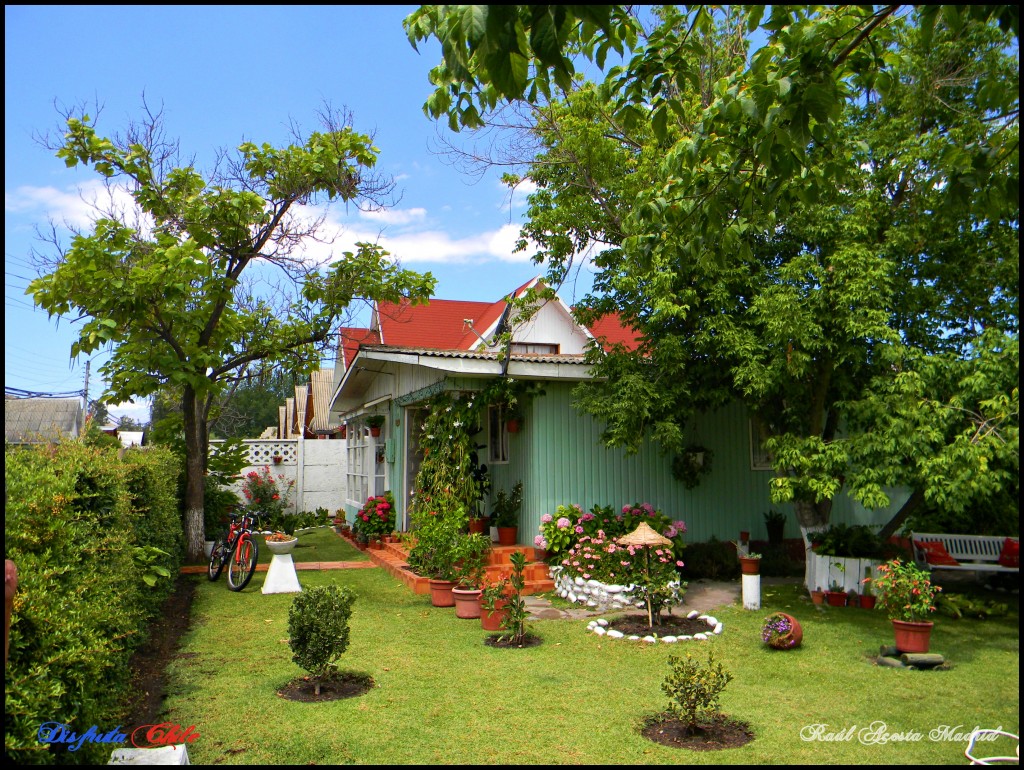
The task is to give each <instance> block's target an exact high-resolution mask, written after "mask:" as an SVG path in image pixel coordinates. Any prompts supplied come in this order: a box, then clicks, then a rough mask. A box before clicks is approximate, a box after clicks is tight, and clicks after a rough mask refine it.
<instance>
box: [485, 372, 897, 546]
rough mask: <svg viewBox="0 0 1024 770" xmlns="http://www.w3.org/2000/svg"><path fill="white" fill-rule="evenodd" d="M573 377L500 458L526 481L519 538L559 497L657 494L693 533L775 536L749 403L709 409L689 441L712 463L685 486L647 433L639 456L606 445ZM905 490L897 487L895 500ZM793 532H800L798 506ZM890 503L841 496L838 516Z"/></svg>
mask: <svg viewBox="0 0 1024 770" xmlns="http://www.w3.org/2000/svg"><path fill="white" fill-rule="evenodd" d="M571 390H572V385H570V384H563V383H546V384H545V391H546V395H545V396H543V397H540V398H537V399H535V400H534V401H533V403H532V405H531V408H530V411H529V413H528V415H527V419H526V420H525V421H524V425H523V429H522V431H521V432H520V433H519V434H518V435H514V436H512V437H511V446H510V451H511V462H510V463H509V465H506V466H494V467H493V468H492V469H491V470H492V479H493V482H494V488H495V489H499V488H501V486H505V487H506V488H507V487H510V486H511V485H512V484H514V483H515V482H516V481H517V480H522V481H523V510H522V513H521V516H520V522H521V525H522V527H523V532H521V534H520V538H519V539H520V542H531V541H532V540H533V536H534V535H535V534H537V532H538V531H539V530H538V527H539V526H540V517H541V516H542V515H543V514H544V513H553V512H554V510H555V508H556V507H557V506H558V505H559V504H571V503H577V504H579V505H580V506H581V507H582V508H583V509H584V510H588V509H589V508H591V507H592V506H594V505H611V506H613V507H614V508H616V509H619V508H621V507H622V506H623V505H625V504H628V503H634V502H649V503H651V504H652V505H654V506H655V507H657V508H660V509H661V510H663V511H664V512H665V513H667V514H669V515H671V516H672V517H673V518H675V519H682V520H684V521H685V522H686V524H687V527H688V530H689V534H688V538H689V539H690V540H693V541H703V540H707V539H709V538H711V537H712V536H715V537H717V538H719V539H722V540H734V539H736V538H737V537H738V536H739V532H740V531H741V530H749V531H750V533H751V535H752V537H754V538H766V537H767V532H766V531H765V529H764V520H763V518H762V513H763V512H764V511H767V510H768V509H769V508H771V507H773V506H772V505H771V502H770V499H769V487H768V485H769V480H770V479H771V476H772V474H771V472H770V471H753V470H751V468H750V435H749V426H748V419H747V416H746V412H745V410H744V408H743V407H742V406H741V405H739V404H734V405H731V406H728V407H726V408H723V409H721V410H719V411H717V412H714V413H711V414H707V415H704V416H702V417H701V418H700V419H699V420H698V421H697V424H696V426H695V427H694V429H693V431H692V433H691V434H690V435H689V436H688V440H692V441H693V443H699V444H702V445H703V446H705V447H707V448H708V449H710V450H711V451H712V453H713V460H712V467H711V472H710V473H709V474H708V475H706V476H704V477H702V479H701V483H700V484H699V485H698V486H697V487H696V488H694V489H692V490H688V489H686V488H685V487H684V486H683V485H682V484H681V483H680V482H678V481H676V480H675V479H674V478H673V476H672V470H671V457H670V456H666V455H664V454H662V453H661V452H660V451H659V450H658V449H657V448H656V446H655V445H653V444H652V443H651V442H650V441H644V443H643V444H642V445H641V448H640V450H639V451H638V452H637V453H636V454H634V455H627V454H626V452H625V451H624V450H621V449H608V448H605V447H603V446H602V445H601V443H600V435H601V426H600V425H599V424H598V423H597V422H596V421H594V420H593V419H592V418H590V417H589V416H587V415H583V414H580V413H579V412H577V411H576V410H575V409H574V408H573V406H572V397H571ZM905 497H906V496H905V494H898V495H896V496H895V498H896V499H895V500H894V506H893V508H894V507H895V505H898V504H901V503H902V501H903V500H904V499H905ZM774 507H775V508H777V509H779V510H783V511H786V512H787V513H790V518H789V522H788V523H787V530H786V536H787V537H798V536H799V529H798V526H797V523H796V519H795V517H794V516H793V515H792V508H791V506H788V505H782V506H774ZM889 515H890V512H889V511H888V510H887V511H876V512H874V513H872V512H869V511H865V510H864V509H863V508H862V507H861V506H859V505H857V504H855V503H853V502H852V501H850V500H849V499H848V498H847V497H846V495H845V494H844V495H841V496H840V498H838V499H837V500H836V502H835V506H834V511H833V516H832V520H833V521H837V522H838V521H845V522H848V523H878V522H882V521H885V520H887V519H888V518H889Z"/></svg>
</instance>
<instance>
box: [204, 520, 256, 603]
mask: <svg viewBox="0 0 1024 770" xmlns="http://www.w3.org/2000/svg"><path fill="white" fill-rule="evenodd" d="M259 517H260V514H259V513H254V512H249V511H247V512H245V513H242V514H237V513H233V514H231V523H230V524H229V525H228V531H227V532H226V533H225V534H224V536H223V537H221V538H220V539H219V540H217V542H215V543H214V544H213V550H212V551H211V552H210V563H209V565H208V566H207V569H206V576H207V577H208V578H209V579H210V580H216V579H217V578H219V577H220V573H221V572H222V571H223V569H224V565H225V564H227V565H228V588H230V589H231V590H232V591H241V590H242V589H243V588H245V587H246V586H247V585H249V581H250V580H252V576H253V573H254V572H256V562H257V560H258V559H259V554H260V548H259V544H258V543H257V542H256V540H255V539H254V538H253V536H252V533H253V529H254V527H255V525H256V524H257V523H258V522H259Z"/></svg>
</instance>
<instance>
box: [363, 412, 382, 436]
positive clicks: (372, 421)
mask: <svg viewBox="0 0 1024 770" xmlns="http://www.w3.org/2000/svg"><path fill="white" fill-rule="evenodd" d="M384 420H385V417H384V415H382V414H371V415H370V416H369V417H367V418H366V425H367V427H368V428H369V429H370V435H371V436H374V437H376V436H379V435H380V431H381V428H383V427H384Z"/></svg>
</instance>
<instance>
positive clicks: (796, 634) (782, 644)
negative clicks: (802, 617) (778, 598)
mask: <svg viewBox="0 0 1024 770" xmlns="http://www.w3.org/2000/svg"><path fill="white" fill-rule="evenodd" d="M776 614H778V615H781V616H782V617H784V618H785V619H786V620H788V621H789V625H790V628H791V629H792V630H791V631H790V632H789V633H788V634H786V635H785V636H780V637H779V638H778V639H776V640H775V641H774V642H769V643H768V644H769V646H770V647H773V648H774V649H776V650H792V649H793V648H794V647H799V646H800V642H802V641H803V640H804V629H803V627H802V626H801V625H800V621H799V620H797V619H796V618H794V617H793V616H792V615H787V614H786V613H785V612H779V613H776Z"/></svg>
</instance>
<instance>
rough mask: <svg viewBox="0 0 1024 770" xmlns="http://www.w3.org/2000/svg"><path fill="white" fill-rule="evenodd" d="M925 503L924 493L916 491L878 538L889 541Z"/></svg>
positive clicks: (879, 532)
mask: <svg viewBox="0 0 1024 770" xmlns="http://www.w3.org/2000/svg"><path fill="white" fill-rule="evenodd" d="M923 502H924V492H922V491H921V490H920V489H915V490H914V491H913V492H912V493H911V494H910V497H909V498H907V502H905V503H903V507H902V508H900V509H899V510H898V511H896V515H895V516H893V517H892V518H891V519H889V522H888V523H887V524H886V525H885V526H884V527H882V528H881V529H880V530H879V531H878V536H879V537H880V538H881V539H882V540H888V539H889V538H890V537H892V536H893V535H894V534H896V530H897V529H899V528H900V527H901V526H903V522H905V521H906V520H907V518H908V517H909V516H910V514H912V513H913V512H914V511H916V510H917V508H918V507H919V506H920V505H921V503H923Z"/></svg>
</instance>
